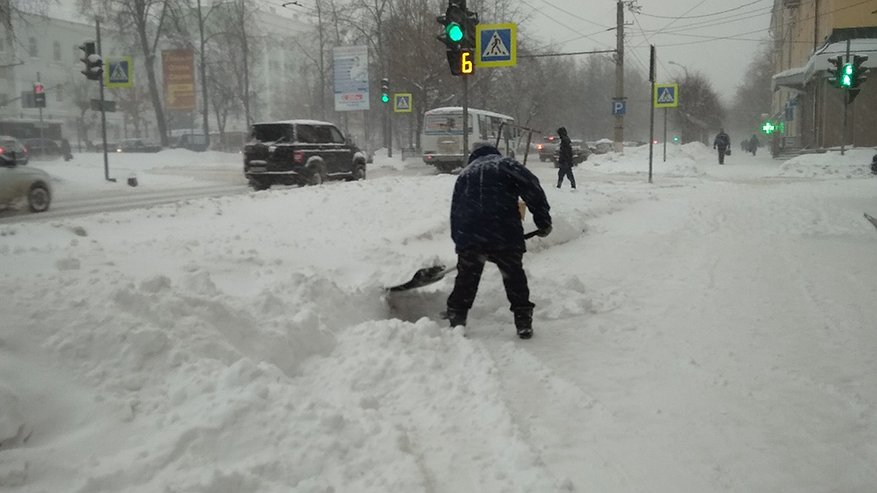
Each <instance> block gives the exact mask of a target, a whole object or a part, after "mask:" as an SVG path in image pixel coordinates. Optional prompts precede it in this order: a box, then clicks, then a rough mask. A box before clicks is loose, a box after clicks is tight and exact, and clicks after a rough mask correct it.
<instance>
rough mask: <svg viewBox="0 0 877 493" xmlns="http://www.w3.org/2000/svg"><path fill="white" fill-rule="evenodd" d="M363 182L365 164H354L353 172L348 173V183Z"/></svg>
mask: <svg viewBox="0 0 877 493" xmlns="http://www.w3.org/2000/svg"><path fill="white" fill-rule="evenodd" d="M359 180H365V164H364V163H355V164H354V165H353V171H352V172H351V173H350V181H359Z"/></svg>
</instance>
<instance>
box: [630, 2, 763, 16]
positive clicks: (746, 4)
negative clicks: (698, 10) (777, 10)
mask: <svg viewBox="0 0 877 493" xmlns="http://www.w3.org/2000/svg"><path fill="white" fill-rule="evenodd" d="M763 1H764V0H755V1H753V2H749V3H745V4H743V5H740V6H738V7H734V8H733V9H728V10H722V11H720V12H713V13H711V14H703V15H689V16H678V17H677V16H668V15H654V14H643V13H642V12H640V14H639V15H642V16H645V17H654V18H656V19H701V18H704V17H712V16H714V15H721V14H727V13H728V12H733V11H735V10H740V9H742V8H743V7H748V6H750V5H753V4H756V3H759V2H763ZM689 12H690V11H689Z"/></svg>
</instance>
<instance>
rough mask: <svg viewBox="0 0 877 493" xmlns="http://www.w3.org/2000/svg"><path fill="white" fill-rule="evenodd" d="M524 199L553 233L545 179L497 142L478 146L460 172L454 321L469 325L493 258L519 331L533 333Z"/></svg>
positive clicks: (455, 202) (454, 221) (454, 209)
mask: <svg viewBox="0 0 877 493" xmlns="http://www.w3.org/2000/svg"><path fill="white" fill-rule="evenodd" d="M519 200H523V201H524V202H525V203H526V205H527V208H528V209H529V210H530V213H531V214H533V221H534V222H535V223H536V227H537V228H538V235H539V236H547V235H548V234H549V233H551V214H550V212H549V211H550V209H551V208H550V206H549V205H548V199H547V198H546V197H545V191H544V190H542V186H541V185H540V184H539V179H538V178H537V177H536V176H535V175H534V174H533V173H532V172H530V170H528V169H527V168H526V167H524V166H523V165H522V164H521V163H519V162H518V161H516V160H514V159H512V158H507V157H506V158H504V157H503V156H502V155H501V154H500V152H499V151H498V150H497V149H496V147H493V146H492V145H483V146H481V147H479V148H477V149H476V150H475V151H473V152H472V154H471V155H470V156H469V164H468V165H467V166H466V167H465V168H463V170H462V171H461V172H460V175H459V176H458V177H457V182H456V184H455V185H454V194H453V198H452V200H451V239H453V240H454V245H455V248H456V252H457V278H456V279H455V281H454V290H453V291H452V292H451V295H450V296H449V297H448V301H447V307H448V310H447V316H448V319H449V321H450V324H451V326H457V325H466V318H467V316H468V313H469V310H470V309H471V308H472V305H473V303H474V301H475V295H476V293H477V291H478V284H479V282H480V281H481V273H482V272H483V269H484V264H485V262H488V261H489V262H492V263H494V264H496V266H497V267H498V268H499V270H500V272H501V273H502V279H503V285H504V287H505V292H506V297H507V298H508V300H509V304H510V307H509V308H510V309H511V311H512V313H513V314H514V320H515V328H516V329H517V333H518V336H519V337H520V338H522V339H529V338H530V337H531V336H532V334H533V307H534V306H535V305H534V304H533V303H532V302H531V301H530V290H529V287H528V285H527V275H526V273H525V272H524V267H523V256H524V252H525V251H526V249H527V248H526V246H525V244H524V228H523V225H522V224H521V214H520V212H519V210H518V202H519Z"/></svg>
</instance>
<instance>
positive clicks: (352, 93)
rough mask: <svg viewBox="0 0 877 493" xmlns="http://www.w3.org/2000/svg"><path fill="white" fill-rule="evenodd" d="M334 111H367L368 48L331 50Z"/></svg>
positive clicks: (351, 47)
mask: <svg viewBox="0 0 877 493" xmlns="http://www.w3.org/2000/svg"><path fill="white" fill-rule="evenodd" d="M332 54H333V58H332V59H333V63H332V67H333V69H334V70H333V71H334V73H335V80H334V82H335V111H356V110H367V109H369V100H368V47H367V46H338V47H336V48H334V49H333V50H332Z"/></svg>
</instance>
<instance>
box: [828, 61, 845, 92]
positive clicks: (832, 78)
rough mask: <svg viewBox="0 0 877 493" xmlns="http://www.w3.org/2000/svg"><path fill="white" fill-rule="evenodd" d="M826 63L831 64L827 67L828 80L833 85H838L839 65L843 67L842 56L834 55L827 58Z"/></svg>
mask: <svg viewBox="0 0 877 493" xmlns="http://www.w3.org/2000/svg"><path fill="white" fill-rule="evenodd" d="M828 63H830V64H831V65H832V66H831V67H828V82H829V83H831V85H833V86H835V87H840V83H839V81H840V74H841V67H843V64H844V57H842V56H836V57H834V58H829V59H828Z"/></svg>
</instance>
